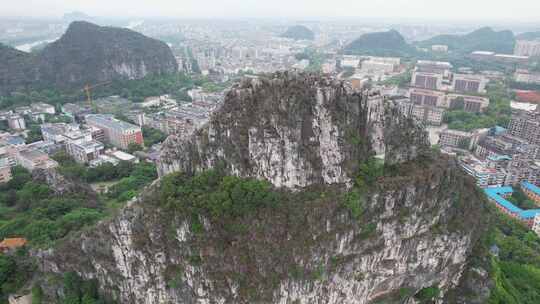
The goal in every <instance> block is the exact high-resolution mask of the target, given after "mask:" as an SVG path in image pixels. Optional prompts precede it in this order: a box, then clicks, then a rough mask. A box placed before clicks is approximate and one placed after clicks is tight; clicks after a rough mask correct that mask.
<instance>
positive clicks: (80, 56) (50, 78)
mask: <svg viewBox="0 0 540 304" xmlns="http://www.w3.org/2000/svg"><path fill="white" fill-rule="evenodd" d="M14 52H15V51H14V50H13V49H11V48H8V47H2V48H0V58H1V57H4V56H8V55H9V56H10V57H13V53H14ZM6 54H7V55H6ZM4 65H5V66H4ZM11 65H12V63H11V62H10V61H6V62H0V71H1V70H4V69H5V70H8V71H11V70H12V68H9V67H10V66H11ZM8 68H9V69H8ZM17 68H18V69H19V70H21V71H24V73H22V72H19V73H11V74H10V73H2V74H0V93H9V92H11V91H13V90H16V89H19V88H24V87H27V86H31V87H33V88H36V87H37V88H40V87H46V86H51V85H52V86H56V87H61V88H69V87H74V86H81V87H82V85H85V84H96V83H100V82H106V81H111V80H115V79H140V78H142V77H144V76H146V75H148V74H165V73H173V72H176V71H177V69H178V65H177V63H176V60H175V58H174V56H173V54H172V52H171V50H170V49H169V47H168V46H167V45H166V44H165V43H163V42H161V41H158V40H155V39H152V38H148V37H146V36H144V35H142V34H139V33H137V32H134V31H131V30H128V29H121V28H113V27H100V26H97V25H94V24H91V23H88V22H82V21H78V22H73V23H71V24H70V26H69V28H68V30H67V31H66V33H65V34H64V35H63V36H62V37H61V38H60V39H59V40H57V41H55V42H53V43H51V44H50V45H48V46H47V47H46V48H45V49H43V50H42V51H41V52H39V53H37V54H35V55H31V54H27V53H22V52H19V53H17ZM23 74H24V75H23Z"/></svg>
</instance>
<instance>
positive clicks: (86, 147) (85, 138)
mask: <svg viewBox="0 0 540 304" xmlns="http://www.w3.org/2000/svg"><path fill="white" fill-rule="evenodd" d="M64 137H65V139H66V140H65V143H66V152H67V154H69V155H70V156H71V157H73V159H74V160H75V161H76V162H78V163H81V164H86V163H88V162H89V161H91V160H94V159H96V158H97V157H98V156H99V155H101V154H103V150H105V146H104V145H103V144H102V143H100V142H98V141H95V140H93V139H92V132H90V131H88V130H84V131H80V130H77V131H71V132H67V133H65V134H64Z"/></svg>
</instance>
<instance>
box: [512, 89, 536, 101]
mask: <svg viewBox="0 0 540 304" xmlns="http://www.w3.org/2000/svg"><path fill="white" fill-rule="evenodd" d="M515 93H516V100H517V101H520V102H528V103H536V104H540V91H525V90H516V91H515Z"/></svg>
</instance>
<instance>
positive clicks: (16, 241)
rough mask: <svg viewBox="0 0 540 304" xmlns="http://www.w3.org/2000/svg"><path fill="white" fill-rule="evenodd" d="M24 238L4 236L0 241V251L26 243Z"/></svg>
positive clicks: (6, 250) (13, 248)
mask: <svg viewBox="0 0 540 304" xmlns="http://www.w3.org/2000/svg"><path fill="white" fill-rule="evenodd" d="M26 243H27V241H26V239H25V238H6V239H4V240H3V241H2V242H0V252H3V253H6V252H10V251H13V250H15V249H17V248H20V247H23V246H24V245H26Z"/></svg>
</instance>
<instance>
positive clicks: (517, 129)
mask: <svg viewBox="0 0 540 304" xmlns="http://www.w3.org/2000/svg"><path fill="white" fill-rule="evenodd" d="M508 132H509V133H510V134H512V135H513V136H517V137H520V138H523V139H525V140H527V141H528V142H529V143H531V144H535V145H540V113H522V114H521V115H512V119H511V120H510V123H509V124H508Z"/></svg>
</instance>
